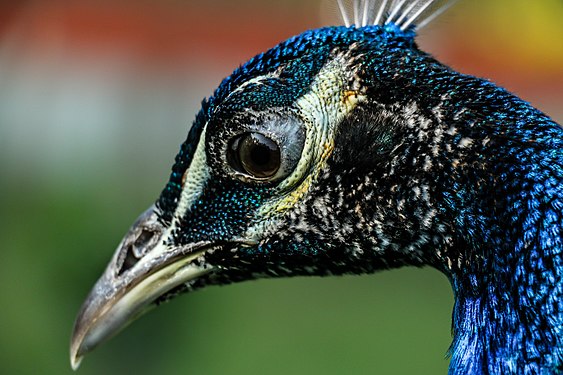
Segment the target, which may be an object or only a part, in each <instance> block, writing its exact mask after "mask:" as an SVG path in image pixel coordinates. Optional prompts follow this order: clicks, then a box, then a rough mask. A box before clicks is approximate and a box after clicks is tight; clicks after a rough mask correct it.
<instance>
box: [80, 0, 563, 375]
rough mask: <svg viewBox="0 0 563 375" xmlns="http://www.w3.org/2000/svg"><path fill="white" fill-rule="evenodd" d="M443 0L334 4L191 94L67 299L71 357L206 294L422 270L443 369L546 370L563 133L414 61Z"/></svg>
mask: <svg viewBox="0 0 563 375" xmlns="http://www.w3.org/2000/svg"><path fill="white" fill-rule="evenodd" d="M451 3H452V2H451V1H449V2H445V3H444V2H441V3H440V2H436V1H434V0H381V1H370V0H365V1H353V3H352V5H353V9H354V11H353V12H349V11H347V10H346V6H345V4H344V3H343V2H342V1H338V2H337V4H338V6H339V7H340V8H341V10H342V15H343V20H344V23H345V25H343V26H334V27H325V28H320V29H316V30H309V31H305V32H304V33H302V34H300V35H297V36H295V37H292V38H290V39H289V40H287V41H284V42H282V43H281V44H279V45H278V46H276V47H274V48H272V49H270V50H269V51H267V52H264V53H262V54H259V55H258V56H256V57H254V58H252V59H250V60H249V61H248V62H247V63H245V64H244V65H242V66H240V67H239V68H238V69H236V70H235V71H234V72H233V73H232V74H231V75H230V76H229V77H227V78H225V79H224V80H223V81H222V83H221V84H220V85H219V86H218V88H217V89H216V90H215V91H214V93H213V95H212V96H211V97H209V98H208V99H206V100H204V101H203V102H202V105H201V110H200V111H199V113H198V114H197V116H196V118H195V121H194V123H193V126H192V127H191V128H190V130H189V133H188V135H187V139H186V140H185V142H184V143H183V144H182V145H181V147H180V150H179V152H178V154H177V155H176V158H175V162H174V165H173V167H172V173H171V175H170V179H169V181H168V182H167V184H166V186H165V188H164V190H163V191H162V193H161V195H160V197H159V198H158V200H157V201H156V203H155V204H154V205H153V206H152V207H150V208H149V209H148V210H147V211H146V212H145V213H143V214H142V215H141V216H140V217H139V219H138V220H137V221H136V222H135V223H134V224H133V226H132V227H131V229H130V230H129V232H128V233H127V234H126V236H125V237H124V238H123V240H122V242H121V244H120V245H119V246H118V248H117V250H116V252H115V254H114V255H113V258H112V259H111V261H110V262H109V265H108V266H107V269H106V270H105V272H104V273H103V275H102V276H101V278H100V279H99V280H98V282H97V283H96V284H95V286H94V287H93V289H92V291H91V293H90V295H89V296H88V297H87V299H86V301H85V302H84V304H83V306H82V308H81V310H80V312H79V314H78V317H77V320H76V322H75V325H74V331H73V336H72V341H71V364H72V367H73V368H75V369H76V368H77V367H78V365H79V363H80V360H81V358H82V357H83V356H84V355H85V354H86V353H88V352H90V351H91V350H93V349H94V348H95V347H96V346H97V345H98V344H100V343H101V342H103V341H104V340H106V339H107V338H109V337H110V336H112V335H113V334H115V333H116V332H117V331H119V330H120V329H121V328H123V327H124V326H125V325H127V324H128V323H129V322H131V321H132V320H133V319H134V318H136V317H138V316H139V315H140V314H142V313H143V312H145V311H146V310H147V309H149V308H150V307H152V306H154V305H158V304H160V303H162V302H164V301H167V300H169V299H171V298H173V297H175V296H176V295H179V294H182V293H184V292H188V291H193V290H196V289H199V288H202V287H205V286H209V285H224V284H229V283H234V282H240V281H244V280H250V279H258V278H266V277H288V276H298V275H300V276H304V275H315V276H326V275H342V274H365V273H373V272H376V271H380V270H386V269H392V268H397V267H402V266H431V267H434V268H436V269H438V270H439V271H441V272H442V273H444V274H445V275H446V276H447V278H448V279H449V280H450V282H451V285H452V289H453V292H454V295H455V304H454V308H453V318H452V327H453V342H452V345H451V349H450V356H451V361H450V367H449V373H450V374H452V375H457V374H459V375H461V374H561V373H563V127H561V126H560V125H558V124H557V123H555V122H554V121H553V120H552V119H550V118H549V117H548V116H546V115H545V114H543V113H541V112H540V111H539V110H537V109H535V108H534V107H533V106H531V105H530V104H528V103H526V102H525V101H523V100H521V99H519V98H518V97H516V96H515V95H513V94H511V93H509V92H507V91H506V90H505V89H503V88H500V87H498V86H497V85H495V84H494V83H492V82H490V81H487V80H484V79H480V78H476V77H472V76H469V75H464V74H461V73H458V72H456V71H454V70H452V69H451V68H449V67H448V66H445V65H444V64H441V63H440V62H438V61H437V60H435V59H434V58H433V57H432V56H431V55H429V54H428V53H426V52H423V51H421V50H420V49H419V48H418V47H417V44H416V41H415V39H416V35H417V31H418V30H419V29H420V28H421V27H423V26H424V25H426V24H427V23H428V22H430V21H431V20H432V19H433V18H434V17H435V16H437V15H438V14H440V13H441V12H442V11H443V10H444V9H445V8H446V7H448V6H449V5H451Z"/></svg>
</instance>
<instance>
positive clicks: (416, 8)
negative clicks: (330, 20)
mask: <svg viewBox="0 0 563 375" xmlns="http://www.w3.org/2000/svg"><path fill="white" fill-rule="evenodd" d="M455 2H456V0H337V3H338V8H339V9H340V14H341V16H342V20H343V21H344V23H345V24H346V26H348V27H350V26H352V25H354V26H355V27H364V26H370V25H379V26H384V25H387V24H390V23H393V24H395V25H397V26H398V27H399V28H400V29H401V30H403V31H404V30H406V29H407V28H409V27H414V28H415V29H417V30H419V29H421V28H423V27H424V26H426V25H427V24H428V23H430V21H432V20H433V19H434V18H436V17H437V16H439V15H440V14H442V13H443V12H444V11H445V10H446V9H448V8H449V7H450V6H451V5H452V4H454V3H455ZM412 25H414V26H412Z"/></svg>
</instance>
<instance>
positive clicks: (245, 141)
mask: <svg viewBox="0 0 563 375" xmlns="http://www.w3.org/2000/svg"><path fill="white" fill-rule="evenodd" d="M227 161H228V163H229V164H230V165H231V167H232V168H234V169H235V170H236V171H237V172H240V173H243V174H246V175H248V176H250V177H254V178H256V179H267V178H270V177H273V176H274V175H275V174H276V172H277V171H278V169H279V168H280V165H281V153H280V147H279V146H278V144H277V143H276V142H274V141H273V140H272V139H270V138H268V137H266V136H265V135H263V134H260V133H244V134H241V135H240V136H238V137H236V138H235V139H233V140H232V141H231V143H230V144H229V147H228V151H227Z"/></svg>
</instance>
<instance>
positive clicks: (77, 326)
mask: <svg viewBox="0 0 563 375" xmlns="http://www.w3.org/2000/svg"><path fill="white" fill-rule="evenodd" d="M171 234H172V228H165V227H164V226H163V225H162V224H161V223H160V222H159V220H158V215H157V211H156V208H155V207H154V206H152V207H150V208H149V209H148V210H147V211H146V212H145V213H143V214H142V215H141V216H140V217H139V219H138V220H137V222H135V224H133V226H132V227H131V229H130V230H129V232H128V233H127V235H126V236H125V237H124V238H123V240H122V241H121V244H120V245H119V246H118V248H117V250H116V252H115V254H114V256H113V259H112V260H111V262H110V263H109V264H108V266H107V268H106V270H105V272H104V274H103V275H102V277H101V278H100V279H99V280H98V282H97V283H96V284H95V286H94V288H93V289H92V291H91V292H90V294H89V295H88V297H87V298H86V301H85V302H84V304H83V305H82V307H81V309H80V311H79V313H78V316H77V318H76V322H75V323H74V329H73V333H72V339H71V344H70V363H71V366H72V368H73V369H74V370H76V369H77V368H78V366H79V365H80V361H81V360H82V357H83V356H84V355H85V354H86V353H88V352H90V351H92V350H93V349H94V348H95V347H96V346H97V345H99V344H100V343H102V342H104V341H106V340H107V339H109V338H110V337H112V336H113V335H115V334H116V333H118V332H119V331H120V330H121V329H123V328H124V327H126V326H127V325H128V324H129V323H131V322H132V321H133V320H135V319H136V318H138V317H139V316H140V315H141V314H143V313H144V312H146V311H147V310H148V309H149V308H150V307H151V306H154V304H153V302H154V301H155V300H157V299H158V297H160V296H162V295H163V294H166V293H167V292H169V291H171V290H172V289H174V288H176V287H178V286H180V285H182V284H185V283H189V282H190V281H192V280H194V279H197V278H199V277H201V276H203V275H205V274H208V273H210V272H212V271H213V268H212V267H209V266H206V265H205V262H204V254H205V252H206V251H208V250H211V249H213V248H214V246H212V245H210V244H209V243H203V242H201V243H194V244H189V245H186V246H182V247H174V246H171V245H168V243H169V242H170V241H169V239H170V236H171Z"/></svg>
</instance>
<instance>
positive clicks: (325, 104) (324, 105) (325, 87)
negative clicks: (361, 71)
mask: <svg viewBox="0 0 563 375" xmlns="http://www.w3.org/2000/svg"><path fill="white" fill-rule="evenodd" d="M348 61H349V59H347V58H346V56H344V55H338V56H336V57H335V58H334V59H333V60H331V61H329V62H328V63H327V64H325V66H323V68H322V69H321V70H320V71H319V73H317V75H316V77H315V80H314V81H313V83H312V84H311V88H310V90H309V91H308V92H307V93H306V94H305V95H303V96H302V97H301V98H299V99H298V100H297V101H296V102H295V104H294V105H293V106H294V108H296V109H297V111H296V112H297V113H298V115H299V116H300V118H301V120H302V122H303V124H304V126H305V129H306V139H305V143H304V146H303V151H302V154H301V159H300V160H299V162H298V164H297V166H296V167H295V170H294V171H293V172H292V173H291V174H290V175H289V176H288V177H287V178H286V179H285V180H284V181H282V182H281V183H280V184H279V185H278V187H277V190H278V192H279V196H278V197H277V198H275V199H273V200H271V201H269V202H267V203H265V204H264V205H263V206H262V207H261V208H260V209H259V211H258V212H257V216H259V217H262V218H263V220H260V222H259V223H258V224H256V225H255V226H253V227H251V228H249V229H248V231H247V233H246V236H247V238H251V239H253V240H259V238H260V237H262V236H263V235H264V234H265V232H266V231H267V229H266V227H268V226H269V223H271V222H272V221H275V220H276V216H278V215H280V214H281V213H283V212H285V211H287V210H289V209H291V208H293V207H294V206H295V205H296V204H298V202H300V200H301V199H302V198H303V196H304V195H305V194H306V193H307V192H308V191H309V189H310V187H311V185H312V184H313V182H314V180H315V178H316V177H317V175H318V173H319V172H320V171H321V170H322V168H323V167H324V165H325V164H326V160H327V159H328V157H329V156H330V155H331V153H332V150H333V149H334V137H335V133H336V129H337V127H338V125H339V124H340V122H341V121H342V120H343V119H344V118H345V117H346V116H347V115H348V114H349V113H350V112H351V111H352V110H353V109H354V108H355V107H356V105H357V104H358V103H360V102H362V101H363V100H364V99H365V97H364V96H363V95H362V94H361V93H358V92H356V91H353V89H351V88H348V85H349V82H350V78H352V77H350V75H351V74H355V72H354V70H353V69H351V68H350V67H347V64H348Z"/></svg>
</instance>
